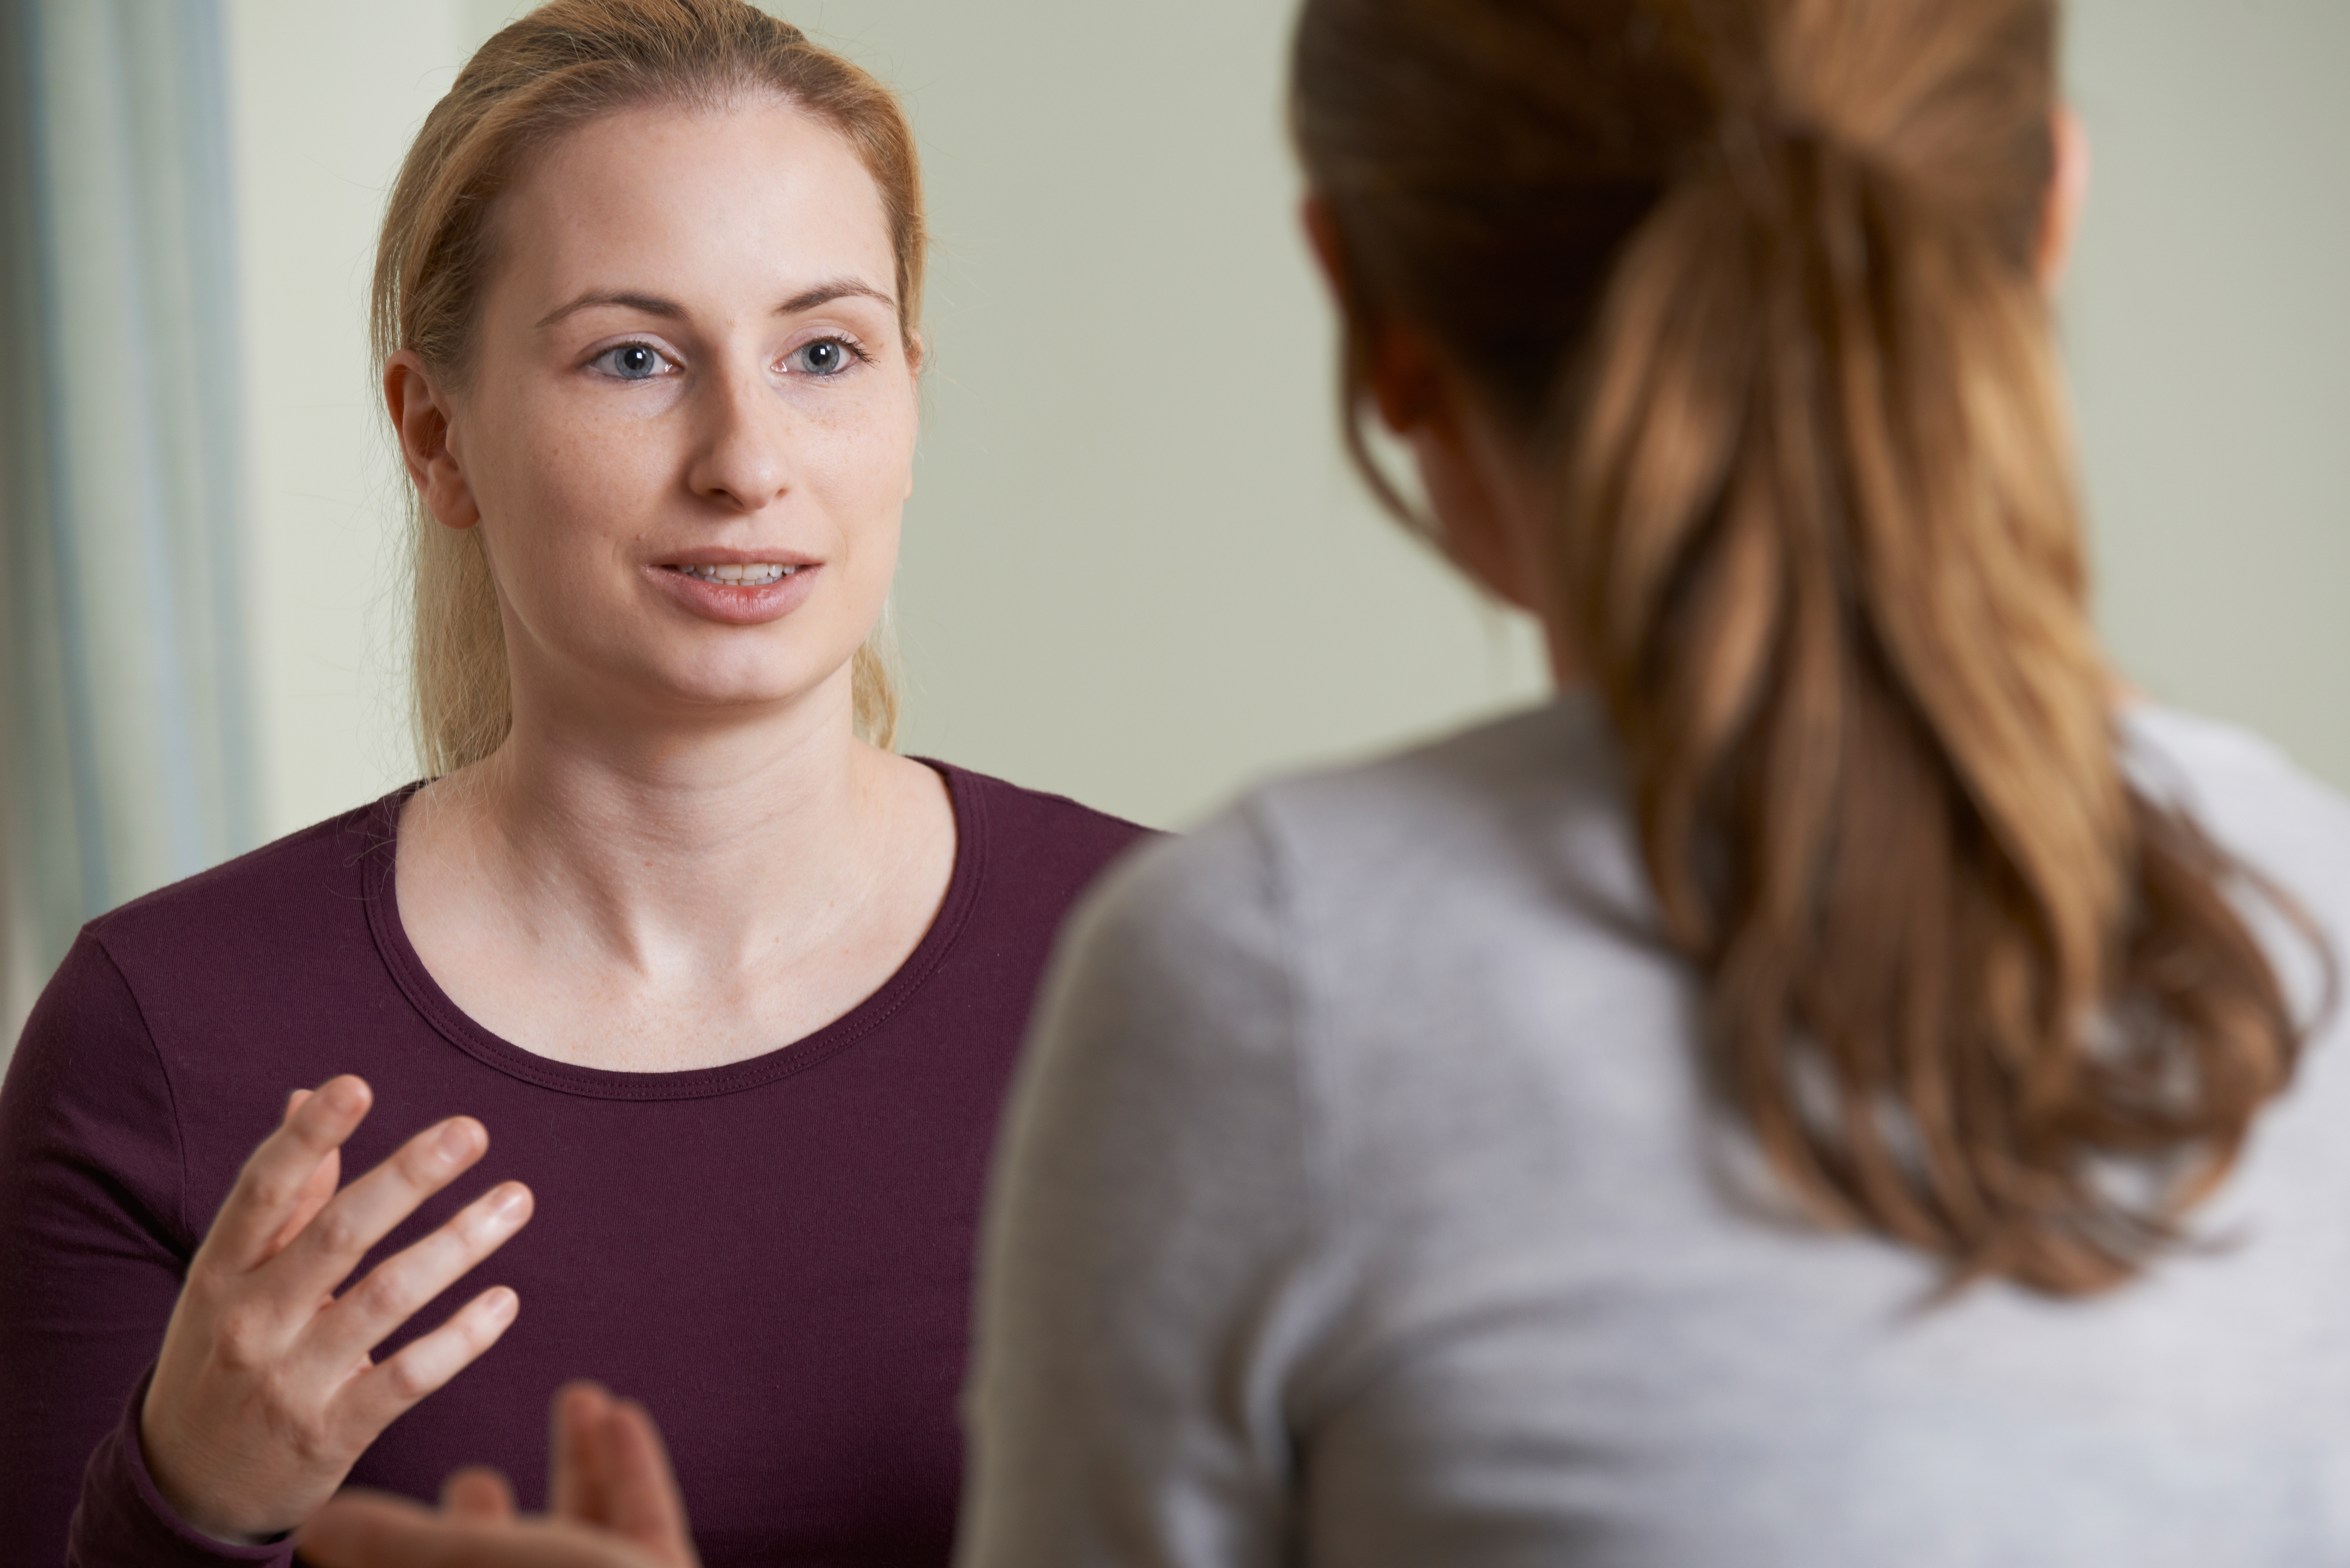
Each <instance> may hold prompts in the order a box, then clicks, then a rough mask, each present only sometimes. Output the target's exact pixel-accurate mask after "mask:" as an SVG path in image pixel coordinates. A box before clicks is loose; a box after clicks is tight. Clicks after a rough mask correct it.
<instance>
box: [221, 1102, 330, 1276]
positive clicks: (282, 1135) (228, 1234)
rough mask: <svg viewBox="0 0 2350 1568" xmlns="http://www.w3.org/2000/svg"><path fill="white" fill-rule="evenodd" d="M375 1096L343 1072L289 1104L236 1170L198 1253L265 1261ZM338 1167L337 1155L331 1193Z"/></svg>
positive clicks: (242, 1264)
mask: <svg viewBox="0 0 2350 1568" xmlns="http://www.w3.org/2000/svg"><path fill="white" fill-rule="evenodd" d="M373 1099H374V1096H373V1094H372V1092H371V1091H370V1090H369V1088H368V1086H367V1083H366V1081H365V1080H364V1079H360V1078H356V1077H353V1076H351V1075H348V1074H345V1075H343V1076H341V1077H338V1078H329V1079H328V1080H327V1082H326V1083H324V1084H322V1085H319V1086H318V1092H317V1094H315V1095H311V1096H307V1098H305V1099H304V1100H303V1102H302V1103H301V1104H300V1105H298V1106H294V1107H293V1108H292V1111H291V1113H290V1114H289V1115H288V1116H286V1121H285V1124H284V1125H283V1126H281V1127H279V1128H278V1129H277V1130H276V1132H274V1133H271V1134H270V1135H269V1136H268V1137H265V1138H264V1139H262V1140H261V1146H260V1147H258V1148H256V1149H255V1150H254V1151H253V1155H252V1158H249V1159H247V1160H246V1161H245V1162H244V1169H243V1170H242V1171H239V1172H238V1173H237V1178H236V1185H235V1186H234V1188H232V1189H230V1190H229V1195H228V1199H227V1201H226V1202H224V1203H223V1204H222V1205H221V1208H220V1213H219V1214H218V1215H217V1216H215V1217H214V1219H213V1225H212V1230H211V1231H210V1232H209V1233H208V1234H207V1235H206V1236H205V1237H204V1241H203V1246H202V1247H201V1248H199V1249H198V1250H197V1255H198V1257H199V1258H202V1259H203V1260H205V1261H207V1262H214V1263H219V1264H223V1265H225V1266H226V1267H228V1268H230V1269H234V1270H236V1271H237V1272H244V1271H245V1270H247V1269H251V1268H254V1267H255V1266H257V1265H258V1264H260V1263H262V1262H266V1261H267V1260H268V1259H269V1258H270V1257H271V1256H272V1255H273V1254H274V1253H275V1252H276V1248H277V1239H278V1237H279V1236H280V1235H281V1234H283V1233H284V1232H285V1231H286V1221H287V1220H290V1219H291V1218H293V1216H294V1215H296V1213H298V1212H299V1211H300V1210H302V1208H303V1207H304V1204H305V1202H306V1201H307V1199H309V1198H310V1197H311V1196H312V1195H313V1194H314V1193H315V1191H316V1190H317V1185H318V1183H319V1181H320V1179H321V1178H320V1176H319V1168H320V1167H321V1166H323V1165H324V1164H326V1162H327V1160H328V1158H329V1157H330V1156H336V1155H337V1151H338V1150H339V1149H340V1148H341V1147H342V1145H343V1141H344V1140H345V1139H346V1138H348V1137H350V1136H351V1134H352V1132H353V1131H355V1130H356V1129H357V1128H358V1127H359V1123H360V1122H361V1121H362V1120H364V1119H365V1118H366V1116H367V1114H368V1106H369V1105H370V1104H371V1103H372V1102H373ZM339 1170H340V1161H339V1158H337V1167H336V1170H334V1171H329V1172H328V1174H327V1175H326V1177H325V1178H324V1180H325V1182H326V1184H327V1187H328V1191H329V1192H330V1193H331V1191H332V1190H333V1183H334V1181H335V1179H336V1177H337V1174H338V1172H339ZM322 1207H323V1205H322Z"/></svg>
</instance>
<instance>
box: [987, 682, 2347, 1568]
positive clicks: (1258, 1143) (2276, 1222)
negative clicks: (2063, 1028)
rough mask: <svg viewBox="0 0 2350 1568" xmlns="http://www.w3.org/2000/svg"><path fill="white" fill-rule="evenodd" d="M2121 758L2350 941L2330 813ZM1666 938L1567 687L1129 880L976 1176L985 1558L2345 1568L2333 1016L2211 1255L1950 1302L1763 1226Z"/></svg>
mask: <svg viewBox="0 0 2350 1568" xmlns="http://www.w3.org/2000/svg"><path fill="white" fill-rule="evenodd" d="M2129 725H2130V733H2131V744H2132V749H2133V763H2134V766H2135V767H2136V768H2137V770H2138V771H2139V774H2140V776H2141V777H2143V778H2146V779H2148V780H2150V781H2151V782H2152V783H2153V784H2155V786H2156V787H2158V788H2159V789H2162V790H2165V791H2168V792H2171V793H2173V794H2176V795H2178V797H2180V798H2182V799H2184V800H2185V801H2186V802H2188V803H2189V805H2190V806H2191V808H2192V809H2193V810H2195V811H2196V812H2197V813H2198V815H2199V816H2200V818H2201V820H2202V821H2203V822H2204V823H2205V824H2206V826H2208V827H2209V828H2210V830H2211V831H2213V832H2214V833H2215V834H2216V835H2218V836H2220V838H2221V839H2222V840H2223V841H2224V842H2225V843H2226V844H2228V845H2229V846H2230V847H2232V848H2233V849H2234V850H2235V851H2236V852H2237V853H2239V854H2241V856H2243V857H2245V858H2246V859H2247V860H2248V861H2250V862H2251V864H2252V865H2254V866H2255V867H2259V868H2260V869H2262V870H2263V871H2265V872H2267V873H2268V874H2269V875H2271V876H2272V877H2274V878H2276V879H2277V880H2278V881H2279V882H2280V883H2282V885H2283V886H2284V887H2285V888H2287V889H2288V890H2289V891H2290V892H2291V893H2292V894H2293V896H2294V897H2295V898H2298V899H2299V900H2300V901H2301V902H2302V904H2303V906H2304V907H2305V909H2307V910H2308V912H2310V913H2311V914H2313V915H2314V916H2315V917H2316V918H2317V919H2318V920H2319V921H2320V922H2321V923H2322V925H2323V926H2324V928H2325V929H2326V931H2327V932H2328V933H2329V935H2330V936H2331V938H2332V940H2334V943H2335V944H2336V945H2337V947H2339V946H2341V944H2342V933H2344V932H2345V931H2350V806H2345V803H2344V802H2343V801H2342V800H2341V799H2339V798H2338V797H2336V796H2334V795H2333V794H2330V793H2328V792H2327V791H2325V790H2324V789H2323V788H2322V787H2320V786H2318V785H2317V784H2314V783H2312V782H2311V781H2309V780H2308V779H2306V778H2304V777H2303V776H2302V775H2301V774H2297V773H2295V772H2294V771H2293V769H2292V767H2291V766H2289V765H2288V764H2287V763H2285V762H2284V761H2283V760H2282V758H2280V757H2279V756H2278V755H2276V754H2275V753H2273V752H2272V751H2270V750H2269V749H2268V748H2267V747H2265V746H2264V745H2262V743H2260V742H2256V741H2253V740H2251V739H2249V738H2247V737H2245V736H2242V735H2241V734H2238V733H2236V732H2230V731H2228V730H2224V729H2220V728H2218V727H2216V726H2212V725H2209V724H2205V723H2202V722H2198V721H2194V720H2190V719H2187V718H2184V717H2180V716H2178V715H2175V714H2168V713H2163V712H2153V711H2148V712H2140V713H2138V714H2136V715H2134V716H2133V717H2132V719H2131V720H2130V721H2129ZM1648 907H1649V906H1648V899H1647V897H1646V894H1645V891H1644V888H1643V884H1642V881H1641V878H1640V877H1639V875H1638V868H1637V862H1636V859H1635V857H1634V855H1633V851H1632V848H1631V845H1630V840H1629V835H1628V832H1627V820H1626V815H1625V811H1624V808H1623V805H1622V795H1621V791H1620V788H1619V785H1618V782H1617V776H1616V771H1615V764H1614V762H1613V758H1612V752H1611V748H1610V745H1609V743H1608V742H1607V736H1606V732H1605V730H1604V727H1603V725H1602V724H1601V723H1600V722H1599V720H1598V718H1597V716H1596V710H1595V709H1594V708H1593V706H1592V705H1591V704H1590V703H1589V702H1588V701H1587V700H1585V699H1580V698H1572V697H1570V698H1568V699H1565V700H1563V701H1560V702H1558V703H1556V704H1554V705H1553V706H1551V707H1548V708H1545V709H1543V710H1540V711H1534V712H1531V713H1527V714H1523V715H1521V716H1518V717H1515V718H1513V719H1510V720H1507V721H1505V722H1501V723H1499V724H1495V725H1492V726H1490V727H1488V728H1485V729H1482V730H1479V731H1475V732H1471V733H1468V734H1465V735H1462V736H1461V737H1459V738H1457V739H1454V740H1451V741H1449V742H1444V743H1441V744H1439V745H1436V746H1433V747H1431V748H1429V749H1426V750H1423V751H1419V752H1417V753H1411V754H1409V755H1405V756H1401V757H1397V758H1393V759H1390V760H1388V761H1384V762H1379V763H1373V764H1370V765H1368V766H1365V767H1359V768H1355V769H1350V770H1347V771H1344V772H1338V773H1333V774H1324V775H1321V776H1316V777H1308V778H1303V779H1297V780H1294V781H1290V782H1287V783H1284V784H1275V785H1274V786H1272V787H1270V788H1268V789H1265V790H1263V791H1261V792H1259V793H1257V794H1254V795H1253V796H1252V797H1250V798H1249V799H1247V800H1245V801H1244V802H1243V803H1242V804H1241V805H1239V806H1238V807H1236V808H1235V809H1233V810H1232V811H1231V812H1229V813H1228V814H1226V815H1223V816H1222V818H1220V819H1219V820H1217V821H1216V822H1214V823H1213V824H1211V826H1209V827H1207V828H1206V829H1205V830H1204V831H1202V832H1201V833H1198V834H1196V835H1194V836H1191V837H1190V838H1188V839H1185V840H1182V841H1180V842H1174V843H1169V844H1166V845H1162V846H1156V847H1154V848H1152V849H1150V850H1149V851H1148V852H1146V853H1144V854H1143V855H1141V856H1140V857H1138V858H1137V859H1135V860H1133V861H1132V862H1130V863H1128V865H1127V866H1126V867H1125V868H1124V869H1123V871H1122V872H1121V873H1118V874H1114V875H1113V877H1112V878H1111V879H1110V881H1109V882H1108V883H1107V885H1106V886H1105V887H1104V888H1102V889H1101V890H1100V891H1099V892H1098V893H1097V895H1096V897H1095V898H1093V899H1092V901H1091V903H1090V906H1089V908H1088V909H1087V912H1086V914H1085V915H1084V916H1083V917H1082V918H1081V919H1080V920H1079V921H1078V923H1077V924H1076V927H1075V928H1074V929H1073V930H1072V932H1071V933H1070V934H1069V935H1068V937H1067V938H1066V940H1065V945H1064V948H1063V951H1062V955H1061V958H1060V960H1059V961H1058V963H1057V966H1056V979H1055V981H1053V982H1052V989H1051V992H1050V993H1049V1001H1048V1002H1047V1004H1046V1006H1045V1011H1044V1012H1043V1014H1042V1016H1041V1019H1040V1022H1039V1023H1038V1025H1037V1028H1036V1031H1035V1034H1034V1036H1033V1038H1032V1041H1031V1049H1030V1054H1029V1057H1028V1059H1027V1062H1026V1064H1025V1066H1024V1069H1023V1078H1022V1082H1021V1085H1020V1087H1019V1089H1018V1090H1017V1091H1016V1094H1015V1098H1014V1110H1013V1113H1012V1116H1011V1120H1010V1122H1009V1123H1008V1126H1007V1130H1006V1133H1005V1139H1004V1143H1003V1149H1002V1153H1001V1157H1000V1162H999V1166H998V1169H997V1173H996V1177H995V1183H996V1185H995V1189H994V1193H993V1208H992V1210H991V1215H990V1220H989V1225H988V1232H987V1237H986V1241H985V1253H984V1260H985V1261H984V1275H983V1287H982V1293H981V1303H980V1309H979V1311H980V1324H979V1341H978V1352H977V1363H976V1366H975V1367H974V1370H973V1373H972V1386H971V1387H970V1390H969V1392H968V1394H967V1415H968V1419H969V1424H970V1426H971V1428H972V1438H973V1440H974V1444H975V1447H974V1450H973V1455H972V1470H971V1479H970V1484H969V1486H968V1487H967V1489H966V1494H965V1503H964V1509H965V1512H964V1518H963V1527H962V1558H961V1561H962V1563H964V1564H965V1565H966V1568H1057V1565H1061V1564H1075V1563H1104V1564H1108V1563H1133V1564H1166V1565H1170V1568H1174V1565H1182V1568H1205V1565H1207V1564H1235V1565H1238V1564H1251V1565H1253V1564H1270V1563H1324V1564H1347V1565H1349V1568H1383V1565H1386V1564H1407V1563H1409V1564H1445V1565H1460V1568H1483V1565H1489V1564H1492V1565H1499V1564H1534V1563H1542V1564H1586V1563H1591V1564H1599V1563H1604V1564H1611V1565H1617V1568H1658V1565H1662V1564H1677V1565H1678V1564H1715V1563H1719V1564H1738V1565H1741V1568H1934V1565H1940V1564H1953V1565H1955V1564H1969V1565H1982V1568H1993V1565H1996V1568H2020V1565H2027V1564H2043V1563H2044V1564H2064V1565H2065V1568H2102V1565H2112V1568H2122V1565H2125V1564H2126V1565H2127V1568H2158V1565H2161V1564H2170V1563H2177V1564H2182V1565H2184V1564H2194V1565H2195V1568H2218V1565H2222V1564H2277V1565H2280V1568H2282V1565H2284V1564H2292V1565H2293V1568H2307V1565H2311V1564H2319V1563H2350V1061H2345V1044H2350V1042H2345V1039H2344V1038H2343V1034H2344V1030H2343V1028H2342V1026H2341V1025H2340V1024H2339V1023H2331V1024H2329V1025H2328V1026H2327V1029H2326V1032H2325V1033H2323V1034H2322V1035H2321V1036H2320V1037H2319V1038H2318V1039H2317V1040H2316V1041H2315V1042H2314V1044H2313V1047H2312V1049H2311V1051H2310V1054H2309V1055H2308V1056H2307V1058H2306V1060H2305V1062H2304V1064H2303V1068H2302V1071H2301V1074H2300V1075H2299V1077H2298V1079H2297V1080H2296V1083H2295V1085H2294V1086H2293V1090H2292V1091H2291V1093H2290V1094H2289V1095H2288V1096H2287V1097H2286V1098H2285V1099H2283V1100H2282V1101H2281V1102H2280V1103H2278V1104H2277V1105H2275V1106H2272V1108H2271V1109H2270V1110H2269V1111H2267V1112H2266V1113H2265V1114H2264V1116H2262V1121H2261V1123H2260V1126H2259V1127H2258V1130H2257V1134H2256V1137H2255V1142H2254V1144H2253V1147H2252V1148H2251V1152H2250V1154H2249V1156H2248V1158H2247V1159H2246V1161H2245V1162H2244V1163H2243V1165H2242V1166H2241V1168H2239V1171H2238V1173H2237V1174H2236V1175H2235V1176H2234V1177H2233V1178H2232V1179H2230V1182H2229V1183H2228V1185H2227V1186H2226V1187H2225V1188H2224V1189H2222V1190H2221V1191H2220V1194H2219V1195H2218V1197H2217V1198H2216V1199H2214V1200H2212V1201H2211V1202H2210V1204H2209V1205H2208V1206H2207V1207H2206V1208H2204V1209H2202V1210H2199V1211H2198V1215H2197V1220H2198V1228H2199V1232H2200V1234H2202V1235H2203V1236H2205V1237H2208V1238H2210V1241H2211V1242H2212V1243H2213V1244H2212V1245H2211V1246H2210V1248H2209V1249H2207V1250H2203V1251H2194V1252H2189V1253H2181V1254H2178V1255H2175V1256H2172V1257H2169V1258H2168V1259H2167V1260H2165V1261H2163V1262H2160V1263H2159V1264H2158V1266H2157V1267H2156V1268H2155V1269H2154V1270H2153V1271H2152V1272H2150V1273H2149V1274H2148V1275H2147V1276H2146V1277H2144V1278H2142V1279H2141V1280H2139V1281H2137V1282H2134V1283H2132V1284H2130V1285H2128V1286H2126V1288H2124V1289H2122V1290H2119V1291H2117V1292H2115V1293H2110V1294H2108V1295H2105V1296H2102V1297H2099V1298H2096V1299H2094V1300H2091V1301H2087V1302H2074V1303H2060V1302H2055V1301H2051V1300H2048V1299H2044V1298H2039V1297H2035V1296H2033V1295H2032V1294H2030V1293H2025V1292H2023V1291H2021V1290H2017V1289H2014V1288H2012V1287H2009V1286H2006V1285H2004V1284H1998V1283H1993V1284H1989V1285H1981V1286H1978V1287H1975V1288H1973V1289H1971V1290H1970V1291H1968V1292H1966V1293H1963V1294H1961V1295H1960V1296H1959V1297H1958V1298H1957V1299H1955V1300H1954V1301H1949V1302H1945V1303H1940V1304H1935V1303H1929V1301H1928V1299H1927V1298H1928V1296H1929V1293H1931V1292H1932V1291H1933V1289H1934V1287H1935V1285H1936V1283H1937V1279H1936V1276H1935V1274H1934V1272H1932V1270H1931V1269H1930V1268H1929V1266H1928V1265H1926V1264H1925V1263H1924V1262H1921V1261H1920V1260H1919V1259H1918V1258H1917V1257H1915V1256H1913V1255H1911V1254H1909V1253H1908V1252H1905V1251H1902V1250H1901V1249H1899V1248H1898V1247H1895V1246H1892V1245H1889V1244H1887V1243H1886V1242H1883V1241H1877V1240H1874V1239H1871V1238H1868V1237H1865V1236H1856V1235H1830V1234H1825V1233H1822V1232H1820V1231H1815V1230H1812V1229H1809V1228H1807V1227H1805V1226H1804V1225H1803V1224H1801V1223H1799V1222H1797V1221H1795V1220H1793V1219H1792V1218H1791V1217H1789V1216H1787V1215H1785V1214H1783V1213H1773V1210H1772V1208H1771V1206H1770V1205H1769V1204H1768V1203H1767V1202H1762V1203H1758V1202H1757V1201H1756V1200H1755V1198H1754V1184H1753V1183H1752V1182H1751V1181H1750V1180H1748V1179H1745V1178H1744V1177H1742V1176H1740V1175H1738V1174H1737V1173H1738V1171H1739V1170H1740V1168H1741V1160H1740V1157H1739V1153H1738V1140H1737V1139H1736V1137H1734V1136H1731V1135H1727V1134H1725V1133H1724V1132H1723V1131H1722V1130H1721V1127H1720V1126H1719V1123H1718V1119H1716V1120H1710V1119H1709V1114H1708V1112H1707V1111H1706V1109H1705V1106H1704V1103H1703V1101H1702V1099H1701V1097H1700V1093H1699V1085H1698V1084H1697V1082H1696V1077H1695V1074H1694V1072H1693V1066H1692V1044H1691V1042H1692V1033H1691V1023H1692V1019H1693V1018H1694V1016H1695V1014H1696V1010H1697V1008H1698V1005H1699V1002H1700V996H1699V992H1698V989H1697V987H1696V985H1695V983H1694V982H1693V980H1692V977H1691V975H1690V972H1689V971H1687V970H1686V969H1685V968H1684V967H1682V966H1681V965H1680V964H1679V963H1677V962H1676V961H1673V960H1672V959H1670V958H1669V957H1668V956H1666V955H1665V954H1663V953H1662V952H1661V951H1660V950H1659V948H1658V947H1657V946H1656V945H1655V944H1654V943H1653V942H1651V941H1650V940H1647V939H1646V938H1645V937H1644V935H1643V932H1644V930H1645V929H1647V925H1648V921H1647V915H1646V911H1647V910H1648ZM2272 934H2275V940H2274V941H2273V943H2272V950H2274V952H2275V953H2276V956H2277V960H2278V962H2279V966H2280V969H2281V971H2282V972H2283V973H2284V974H2285V976H2286V977H2287V980H2288V983H2289V985H2290V986H2291V987H2292V989H2293V992H2294V994H2295V995H2296V996H2297V997H2300V998H2303V999H2311V1000H2312V1002H2313V1005H2314V993H2315V992H2316V989H2317V978H2316V977H2317V970H2316V968H2315V966H2314V964H2313V963H2312V962H2311V961H2309V959H2308V957H2307V956H2306V954H2305V953H2304V952H2303V950H2300V949H2298V948H2295V947H2294V946H2293V945H2292V944H2291V943H2290V942H2289V941H2287V940H2285V939H2284V937H2283V936H2282V934H2281V933H2272Z"/></svg>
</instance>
